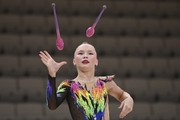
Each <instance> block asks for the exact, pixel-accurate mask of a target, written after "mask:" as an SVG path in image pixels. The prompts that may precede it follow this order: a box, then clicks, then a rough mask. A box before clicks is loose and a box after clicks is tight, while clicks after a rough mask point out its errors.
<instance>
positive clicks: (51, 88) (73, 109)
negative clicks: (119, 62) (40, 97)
mask: <svg viewBox="0 0 180 120" xmlns="http://www.w3.org/2000/svg"><path fill="white" fill-rule="evenodd" d="M113 79H114V76H107V77H106V78H103V79H102V78H99V79H98V80H97V82H96V83H95V85H94V87H93V88H92V91H88V89H87V86H86V85H81V84H80V83H79V82H75V81H73V80H64V81H63V82H62V83H61V84H60V85H59V87H58V89H57V91H56V87H55V86H56V85H55V78H52V77H51V76H48V83H47V95H46V99H47V105H48V106H49V107H50V108H53V109H56V108H57V107H58V106H59V105H60V104H61V103H62V102H63V101H64V100H65V99H66V100H67V103H68V106H69V110H70V113H71V115H72V118H73V120H102V119H103V117H104V112H105V107H106V104H107V98H108V94H107V90H106V87H105V83H106V82H109V81H112V80H113Z"/></svg>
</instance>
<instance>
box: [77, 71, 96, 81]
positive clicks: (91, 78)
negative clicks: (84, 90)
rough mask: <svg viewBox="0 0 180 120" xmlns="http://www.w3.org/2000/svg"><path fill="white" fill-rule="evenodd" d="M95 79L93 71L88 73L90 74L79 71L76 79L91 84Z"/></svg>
mask: <svg viewBox="0 0 180 120" xmlns="http://www.w3.org/2000/svg"><path fill="white" fill-rule="evenodd" d="M94 77H95V76H94V72H93V71H88V72H83V71H78V75H77V77H76V79H78V80H83V81H88V82H90V81H94Z"/></svg>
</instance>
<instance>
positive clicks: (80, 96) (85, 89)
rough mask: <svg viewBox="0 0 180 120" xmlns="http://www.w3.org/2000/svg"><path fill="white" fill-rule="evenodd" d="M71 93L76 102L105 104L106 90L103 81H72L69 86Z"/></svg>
mask: <svg viewBox="0 0 180 120" xmlns="http://www.w3.org/2000/svg"><path fill="white" fill-rule="evenodd" d="M70 91H71V94H72V96H73V98H74V100H75V102H79V103H78V104H81V103H84V102H87V103H88V104H92V105H93V104H101V103H103V104H105V102H106V97H107V90H106V87H105V83H104V82H103V81H100V80H99V81H97V82H96V83H94V84H81V83H79V82H72V83H71V87H70Z"/></svg>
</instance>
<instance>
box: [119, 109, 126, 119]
mask: <svg viewBox="0 0 180 120" xmlns="http://www.w3.org/2000/svg"><path fill="white" fill-rule="evenodd" d="M125 115H126V108H125V107H123V109H122V111H121V113H120V115H119V117H120V118H124V116H125Z"/></svg>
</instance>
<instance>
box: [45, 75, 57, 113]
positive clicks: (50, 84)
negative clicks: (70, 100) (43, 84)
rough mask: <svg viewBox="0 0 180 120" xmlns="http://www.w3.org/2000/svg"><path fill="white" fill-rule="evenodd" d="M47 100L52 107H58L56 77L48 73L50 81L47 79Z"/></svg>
mask: <svg viewBox="0 0 180 120" xmlns="http://www.w3.org/2000/svg"><path fill="white" fill-rule="evenodd" d="M46 102H47V105H48V107H49V108H50V109H52V110H53V109H56V108H57V97H56V82H55V77H51V76H50V75H48V81H47V88H46Z"/></svg>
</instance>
